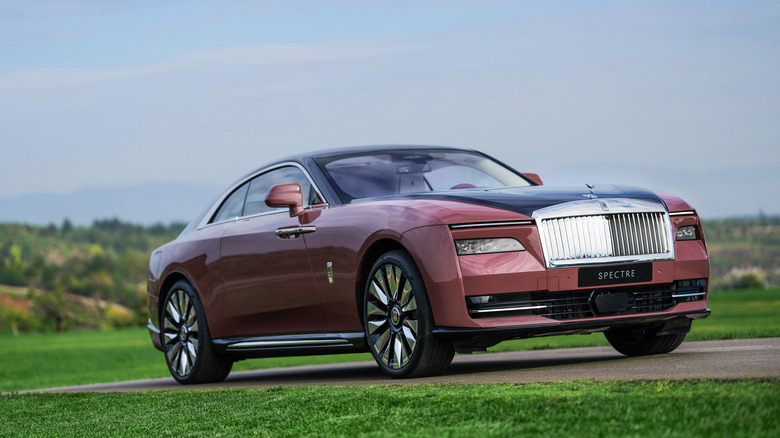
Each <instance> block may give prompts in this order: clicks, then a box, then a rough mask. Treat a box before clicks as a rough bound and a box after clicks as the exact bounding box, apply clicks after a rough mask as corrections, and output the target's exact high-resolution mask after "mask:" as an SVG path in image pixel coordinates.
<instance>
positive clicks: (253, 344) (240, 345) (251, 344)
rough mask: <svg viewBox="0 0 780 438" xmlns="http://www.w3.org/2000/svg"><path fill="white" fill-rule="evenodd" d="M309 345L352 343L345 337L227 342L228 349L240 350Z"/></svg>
mask: <svg viewBox="0 0 780 438" xmlns="http://www.w3.org/2000/svg"><path fill="white" fill-rule="evenodd" d="M309 345H352V343H351V342H349V341H348V340H346V339H298V340H293V339H290V340H285V341H246V342H236V343H235V344H229V345H228V346H227V349H228V350H240V349H245V348H274V347H302V346H309Z"/></svg>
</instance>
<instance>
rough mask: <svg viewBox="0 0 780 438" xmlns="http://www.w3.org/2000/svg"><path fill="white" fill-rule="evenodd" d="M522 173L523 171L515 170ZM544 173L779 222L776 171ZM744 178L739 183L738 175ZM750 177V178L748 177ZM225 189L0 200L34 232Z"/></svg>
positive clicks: (133, 217)
mask: <svg viewBox="0 0 780 438" xmlns="http://www.w3.org/2000/svg"><path fill="white" fill-rule="evenodd" d="M517 167H520V166H517ZM523 170H525V171H529V172H534V171H536V172H539V173H540V174H541V177H542V180H543V181H544V182H545V184H549V185H551V186H573V187H578V188H580V189H582V190H585V183H591V184H596V193H597V194H598V190H599V189H598V187H599V186H600V185H603V184H620V185H635V186H641V187H645V188H647V189H650V190H654V191H660V192H666V193H671V194H674V195H677V196H681V197H682V198H683V199H685V200H686V201H688V202H689V203H690V204H691V205H692V206H693V207H694V208H696V209H697V210H698V212H699V214H700V215H701V216H702V217H703V218H705V219H725V218H733V217H755V216H757V215H760V214H766V215H772V216H777V215H780V203H778V199H780V171H778V169H776V168H775V167H773V166H769V165H767V166H764V167H755V168H749V169H748V168H740V169H732V170H712V169H710V170H703V169H697V168H696V167H695V166H692V167H691V170H689V171H688V170H685V171H681V170H672V169H659V168H656V167H651V166H645V165H643V164H642V163H637V164H634V165H629V166H626V165H616V164H610V163H602V164H599V163H582V164H580V165H577V166H567V167H553V168H549V169H547V170H544V169H535V168H531V169H525V168H524V169H523ZM737 174H738V175H743V177H741V178H739V179H737V178H735V177H734V175H737ZM744 175H747V176H744ZM222 189H224V186H218V185H208V184H197V183H193V184H186V183H168V184H145V185H136V186H128V187H105V188H88V189H83V190H79V191H77V192H74V193H67V194H30V195H23V196H18V197H14V198H0V223H2V222H6V223H8V222H12V223H26V224H31V225H49V224H51V223H53V224H55V225H60V224H62V222H63V220H64V219H66V218H67V219H70V221H71V222H72V223H73V224H75V225H89V224H91V223H92V222H93V221H94V220H96V219H109V218H119V219H120V220H122V221H123V222H129V223H134V224H139V225H153V224H156V223H171V222H189V220H190V219H192V218H193V217H194V216H195V215H196V214H198V213H199V212H200V211H201V210H202V209H203V208H205V207H206V205H207V204H208V203H209V201H211V200H212V199H213V198H214V197H215V196H216V195H217V194H219V193H220V192H221V190H222Z"/></svg>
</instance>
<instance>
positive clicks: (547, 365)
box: [31, 338, 780, 392]
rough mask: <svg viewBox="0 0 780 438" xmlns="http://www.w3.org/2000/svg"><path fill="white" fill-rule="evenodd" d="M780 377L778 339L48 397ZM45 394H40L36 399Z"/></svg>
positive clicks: (370, 365)
mask: <svg viewBox="0 0 780 438" xmlns="http://www.w3.org/2000/svg"><path fill="white" fill-rule="evenodd" d="M749 377H757V378H761V377H780V338H765V339H735V340H726V341H707V342H685V343H683V344H682V345H681V346H680V347H679V348H678V349H677V350H675V351H673V352H671V353H669V354H663V355H657V356H645V357H625V356H623V355H621V354H619V353H617V352H616V351H615V350H613V349H612V348H610V347H593V348H569V349H560V350H540V351H524V352H512V353H492V354H475V355H463V356H456V357H455V360H454V361H453V363H452V366H451V367H450V368H449V369H448V370H447V372H446V373H445V374H443V375H440V376H436V377H429V378H424V379H407V380H397V379H391V378H388V377H386V376H385V375H384V374H382V372H381V371H380V370H379V368H378V367H377V366H376V364H375V363H374V362H352V363H344V364H333V365H312V366H301V367H290V368H276V369H268V370H257V371H241V372H235V373H232V374H231V375H230V376H229V377H228V379H227V380H226V381H225V382H223V383H221V384H212V385H193V386H186V387H185V386H182V385H179V384H178V383H176V382H175V381H174V380H173V379H172V378H164V379H150V380H138V381H130V382H119V383H110V384H98V385H86V386H76V387H69V388H55V389H49V390H44V391H46V392H129V391H146V390H159V389H183V388H223V387H224V388H262V387H270V386H279V385H281V386H296V385H382V384H392V385H412V384H421V383H535V382H552V381H560V380H579V379H591V380H598V381H607V380H630V379H639V380H655V379H672V380H682V379H693V378H715V379H744V378H749ZM31 392H39V391H31Z"/></svg>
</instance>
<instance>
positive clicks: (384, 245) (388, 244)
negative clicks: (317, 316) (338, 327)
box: [355, 238, 409, 329]
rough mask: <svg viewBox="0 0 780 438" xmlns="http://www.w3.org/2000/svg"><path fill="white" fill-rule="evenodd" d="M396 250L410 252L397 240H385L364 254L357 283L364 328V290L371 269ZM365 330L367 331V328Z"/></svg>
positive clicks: (361, 323)
mask: <svg viewBox="0 0 780 438" xmlns="http://www.w3.org/2000/svg"><path fill="white" fill-rule="evenodd" d="M396 250H402V251H406V252H407V253H408V252H409V250H408V249H406V248H405V247H404V246H403V245H402V244H401V243H400V242H398V241H397V240H393V239H389V238H383V239H379V240H377V241H376V242H374V243H372V244H371V246H369V247H368V249H367V250H366V251H365V253H364V254H363V258H362V260H361V263H360V267H359V268H358V276H357V281H356V282H355V304H356V305H357V311H358V317H359V318H360V325H361V326H363V289H364V288H365V285H366V281H367V280H368V276H369V275H370V274H371V268H372V267H373V266H374V263H376V261H377V260H379V257H382V254H385V253H388V252H390V251H396ZM363 328H364V329H365V327H363Z"/></svg>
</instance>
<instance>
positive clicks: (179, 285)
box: [160, 280, 229, 384]
mask: <svg viewBox="0 0 780 438" xmlns="http://www.w3.org/2000/svg"><path fill="white" fill-rule="evenodd" d="M177 290H181V291H184V293H186V294H187V296H189V298H190V302H191V303H192V307H193V309H195V318H196V319H197V321H198V348H197V351H196V353H197V356H196V359H195V364H194V365H193V366H192V370H191V371H190V373H189V374H188V375H186V376H180V375H179V374H178V373H177V372H176V371H175V370H174V369H173V367H172V366H171V362H170V361H169V360H168V354H167V351H168V347H167V344H166V343H165V336H164V333H163V332H161V333H160V338H161V342H163V353H164V354H165V363H166V364H167V366H168V370H169V371H170V373H171V376H173V378H174V379H176V381H177V382H179V383H182V384H194V383H207V382H212V381H217V380H223V379H224V378H225V377H226V376H227V373H228V372H229V367H228V371H227V372H225V373H224V376H222V378H219V377H217V375H218V374H221V373H220V372H217V370H216V369H215V368H216V367H218V366H220V363H219V362H220V361H221V360H222V359H220V358H218V357H217V356H216V354H215V353H214V347H213V345H212V343H211V334H210V333H209V328H208V323H207V321H206V313H205V312H204V311H203V305H202V304H201V302H200V297H199V296H198V294H197V292H195V288H194V287H192V285H191V284H190V283H189V282H187V281H184V280H180V281H178V282H176V283H175V284H174V285H173V286H172V287H171V288H170V290H169V291H168V293H167V294H166V296H165V301H164V302H163V303H164V306H167V304H168V300H169V299H170V297H171V295H173V294H174V293H175V292H176V291H177ZM161 313H162V314H161V318H164V317H165V307H163V309H162V312H161ZM222 367H224V365H222Z"/></svg>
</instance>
